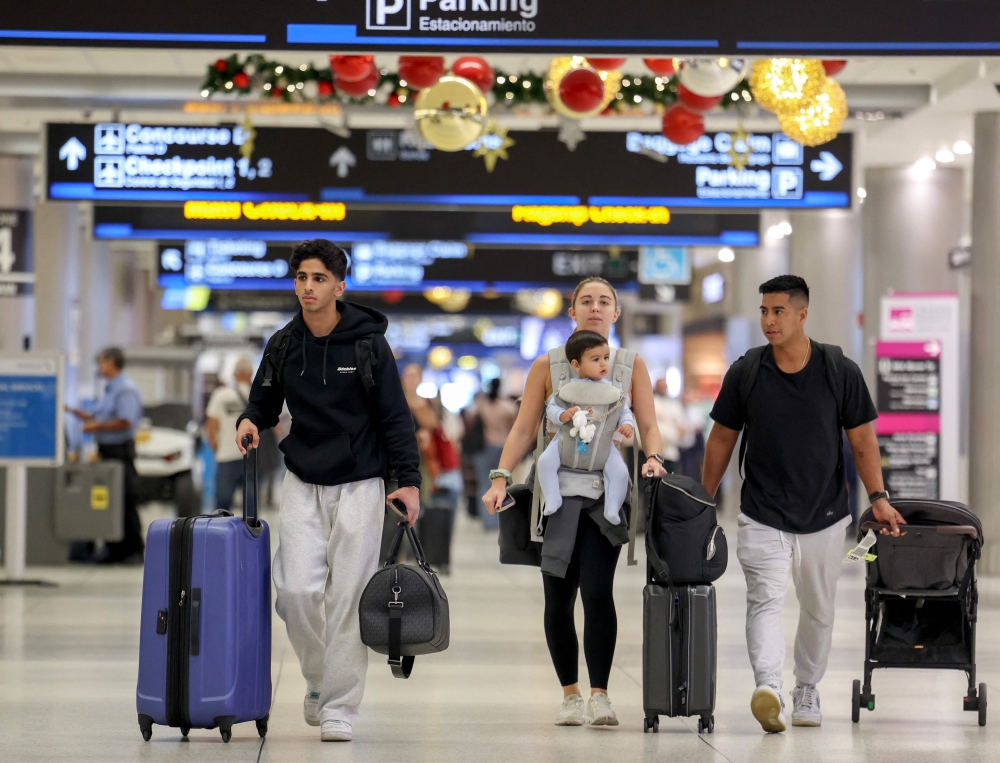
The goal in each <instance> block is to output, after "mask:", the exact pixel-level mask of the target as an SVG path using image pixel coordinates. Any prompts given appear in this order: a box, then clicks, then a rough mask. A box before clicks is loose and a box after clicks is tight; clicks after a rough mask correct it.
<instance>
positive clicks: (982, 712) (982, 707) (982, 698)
mask: <svg viewBox="0 0 1000 763" xmlns="http://www.w3.org/2000/svg"><path fill="white" fill-rule="evenodd" d="M979 725H980V726H985V725H986V684H979Z"/></svg>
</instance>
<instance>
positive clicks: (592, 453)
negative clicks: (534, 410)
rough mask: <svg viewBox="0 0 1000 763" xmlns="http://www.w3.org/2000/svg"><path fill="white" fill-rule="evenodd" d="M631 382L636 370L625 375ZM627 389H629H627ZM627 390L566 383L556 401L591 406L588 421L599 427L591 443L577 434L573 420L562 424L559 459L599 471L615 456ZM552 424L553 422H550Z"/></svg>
mask: <svg viewBox="0 0 1000 763" xmlns="http://www.w3.org/2000/svg"><path fill="white" fill-rule="evenodd" d="M624 375H625V376H627V377H628V380H629V382H631V380H632V369H628V373H627V374H624ZM626 389H627V388H626ZM626 394H627V393H626V392H624V391H622V390H621V389H619V388H618V387H615V386H612V385H610V384H595V383H594V382H589V381H583V380H576V381H571V382H566V384H564V385H563V386H562V387H560V389H559V392H557V393H556V400H557V401H558V403H559V404H560V405H561V406H562V407H563V408H574V407H576V408H583V409H586V408H591V409H592V410H593V413H591V414H588V416H587V423H588V424H593V425H594V426H595V427H596V429H595V430H594V436H593V438H592V439H591V440H590V442H584V441H583V439H582V438H581V437H580V434H579V433H578V434H576V435H573V434H571V431H572V430H573V426H574V425H573V422H572V420H571V421H567V422H566V423H564V424H563V425H562V426H561V427H559V461H560V463H561V464H562V465H563V466H565V467H567V468H569V469H577V470H580V471H585V472H599V471H602V470H603V469H604V464H606V463H607V461H608V456H609V455H611V448H612V447H613V446H614V436H615V432H616V431H617V430H618V422H619V420H620V419H621V416H622V410H624V407H625V397H626ZM549 423H551V422H549Z"/></svg>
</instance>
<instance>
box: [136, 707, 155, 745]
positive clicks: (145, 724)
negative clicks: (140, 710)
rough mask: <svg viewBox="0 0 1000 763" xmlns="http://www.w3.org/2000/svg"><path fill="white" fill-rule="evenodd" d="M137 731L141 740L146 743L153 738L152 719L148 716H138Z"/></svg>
mask: <svg viewBox="0 0 1000 763" xmlns="http://www.w3.org/2000/svg"><path fill="white" fill-rule="evenodd" d="M139 731H141V732H142V740H143V741H144V742H148V741H149V740H150V739H151V738H152V736H153V719H152V718H150V717H149V716H148V715H141V714H140V715H139Z"/></svg>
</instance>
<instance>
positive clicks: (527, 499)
mask: <svg viewBox="0 0 1000 763" xmlns="http://www.w3.org/2000/svg"><path fill="white" fill-rule="evenodd" d="M507 495H508V496H510V497H511V498H513V499H514V505H513V506H511V507H510V508H507V509H504V510H503V511H501V512H500V513H499V514H498V515H497V519H498V520H499V521H500V532H499V534H498V536H497V543H498V544H499V546H500V564H523V565H526V566H528V567H541V566H542V544H541V543H538V542H537V541H533V540H532V539H531V489H530V488H529V487H528V486H527V485H511V486H510V487H509V488H507Z"/></svg>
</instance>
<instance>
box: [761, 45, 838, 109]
mask: <svg viewBox="0 0 1000 763" xmlns="http://www.w3.org/2000/svg"><path fill="white" fill-rule="evenodd" d="M825 79H826V70H825V69H824V68H823V62H822V61H818V60H816V59H812V58H762V59H760V60H759V61H755V62H754V65H753V67H751V69H750V89H751V90H752V91H753V97H754V100H755V101H757V105H759V106H760V107H761V108H762V109H766V110H767V111H770V112H772V113H774V114H777V115H778V116H781V115H782V114H788V113H795V112H797V111H798V110H799V109H801V108H802V107H803V106H806V105H808V104H809V103H811V102H812V100H813V99H814V98H815V97H816V96H817V95H818V94H819V91H820V88H822V87H823V81H824V80H825Z"/></svg>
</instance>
